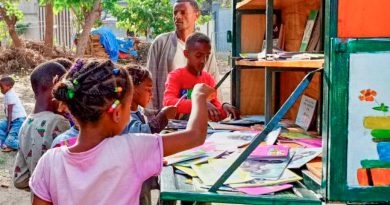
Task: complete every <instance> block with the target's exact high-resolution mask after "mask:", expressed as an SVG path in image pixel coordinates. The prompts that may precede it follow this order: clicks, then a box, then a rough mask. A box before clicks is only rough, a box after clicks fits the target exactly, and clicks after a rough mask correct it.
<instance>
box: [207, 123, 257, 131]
mask: <svg viewBox="0 0 390 205" xmlns="http://www.w3.org/2000/svg"><path fill="white" fill-rule="evenodd" d="M208 124H209V126H210V127H211V128H213V129H214V130H235V131H248V130H251V128H250V127H243V126H238V125H226V124H221V123H218V122H208Z"/></svg>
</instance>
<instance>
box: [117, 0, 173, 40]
mask: <svg viewBox="0 0 390 205" xmlns="http://www.w3.org/2000/svg"><path fill="white" fill-rule="evenodd" d="M126 2H127V6H120V5H118V4H116V5H115V6H113V7H112V9H109V11H110V12H111V14H112V15H113V16H115V17H116V18H117V19H118V23H117V26H118V27H120V28H123V29H125V30H128V31H133V32H135V33H138V34H143V35H145V36H148V35H149V34H150V32H151V30H153V33H154V34H160V33H163V32H167V31H169V30H173V28H174V26H173V19H172V11H173V9H172V4H171V3H170V0H126Z"/></svg>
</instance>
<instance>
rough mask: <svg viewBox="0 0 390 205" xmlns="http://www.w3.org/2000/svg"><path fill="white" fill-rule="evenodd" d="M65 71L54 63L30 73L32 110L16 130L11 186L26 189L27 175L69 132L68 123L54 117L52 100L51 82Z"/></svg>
mask: <svg viewBox="0 0 390 205" xmlns="http://www.w3.org/2000/svg"><path fill="white" fill-rule="evenodd" d="M65 72H66V70H65V68H64V67H63V66H62V65H60V64H58V63H55V62H47V63H43V64H40V65H38V66H37V67H36V68H35V69H34V70H33V72H32V73H31V76H30V80H31V86H32V89H33V91H34V95H35V100H36V102H35V107H34V111H33V114H30V115H29V116H28V118H27V120H26V121H25V123H23V125H22V128H21V129H20V149H19V151H18V154H17V156H16V161H15V167H14V168H15V169H14V177H13V182H14V185H15V187H16V188H19V189H26V188H28V181H29V178H30V175H31V174H32V173H33V171H34V169H35V166H36V165H37V163H38V160H39V159H40V158H41V156H42V155H43V154H44V153H45V152H46V151H47V150H48V149H49V148H50V146H51V143H52V141H53V139H54V138H56V137H57V136H58V135H59V134H61V133H62V132H64V131H65V130H68V129H69V128H70V125H69V121H68V120H67V119H65V118H64V117H63V116H62V115H59V114H56V112H57V108H58V103H57V102H56V101H54V100H53V96H52V89H53V86H54V83H53V79H55V78H58V79H59V78H61V76H62V75H64V74H65Z"/></svg>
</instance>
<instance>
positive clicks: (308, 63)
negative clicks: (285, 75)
mask: <svg viewBox="0 0 390 205" xmlns="http://www.w3.org/2000/svg"><path fill="white" fill-rule="evenodd" d="M236 65H237V66H250V67H270V68H279V69H282V68H286V69H289V68H290V69H291V68H300V69H309V70H312V69H313V68H322V67H323V65H324V60H323V59H321V60H277V61H266V60H262V61H261V60H260V61H250V60H236Z"/></svg>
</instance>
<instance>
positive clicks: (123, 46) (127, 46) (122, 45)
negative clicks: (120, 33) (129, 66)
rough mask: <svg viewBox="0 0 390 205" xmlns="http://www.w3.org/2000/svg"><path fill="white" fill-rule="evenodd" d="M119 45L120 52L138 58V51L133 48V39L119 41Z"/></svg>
mask: <svg viewBox="0 0 390 205" xmlns="http://www.w3.org/2000/svg"><path fill="white" fill-rule="evenodd" d="M117 41H118V44H119V51H120V52H123V53H127V54H131V55H133V56H134V57H138V53H137V51H135V50H134V48H133V46H134V45H133V40H131V39H125V40H120V39H117Z"/></svg>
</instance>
